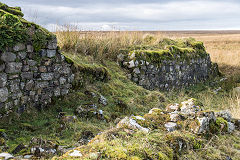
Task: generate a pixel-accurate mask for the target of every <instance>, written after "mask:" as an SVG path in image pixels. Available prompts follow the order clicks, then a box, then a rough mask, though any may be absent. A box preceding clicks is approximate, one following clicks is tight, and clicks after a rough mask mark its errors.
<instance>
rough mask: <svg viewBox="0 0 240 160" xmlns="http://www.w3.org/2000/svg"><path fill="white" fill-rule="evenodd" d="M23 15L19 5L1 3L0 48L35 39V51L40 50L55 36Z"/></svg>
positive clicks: (3, 48)
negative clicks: (11, 5) (12, 5)
mask: <svg viewBox="0 0 240 160" xmlns="http://www.w3.org/2000/svg"><path fill="white" fill-rule="evenodd" d="M22 17H23V14H22V12H21V9H20V8H19V7H15V8H14V7H8V6H7V5H5V4H3V3H0V30H1V32H0V37H1V39H0V50H5V48H6V47H13V46H14V45H15V44H17V43H24V42H27V41H29V40H30V41H31V40H33V46H34V49H35V51H39V50H40V49H41V48H43V47H45V45H46V43H47V41H48V40H51V39H52V38H54V37H55V35H53V34H52V33H50V32H49V31H47V30H46V29H44V28H42V27H40V26H39V25H36V24H34V23H32V22H28V21H26V20H25V19H24V18H22Z"/></svg>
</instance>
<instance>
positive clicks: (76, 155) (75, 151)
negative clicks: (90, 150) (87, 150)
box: [69, 150, 82, 157]
mask: <svg viewBox="0 0 240 160" xmlns="http://www.w3.org/2000/svg"><path fill="white" fill-rule="evenodd" d="M69 156H71V157H82V154H81V152H80V151H78V150H73V152H72V153H69Z"/></svg>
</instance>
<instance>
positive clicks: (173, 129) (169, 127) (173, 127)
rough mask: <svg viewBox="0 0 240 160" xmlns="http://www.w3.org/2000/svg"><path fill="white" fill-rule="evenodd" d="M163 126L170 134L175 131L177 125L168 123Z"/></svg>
mask: <svg viewBox="0 0 240 160" xmlns="http://www.w3.org/2000/svg"><path fill="white" fill-rule="evenodd" d="M164 126H165V128H166V129H167V131H168V132H172V131H175V130H176V129H177V123H173V122H168V123H166V124H164Z"/></svg>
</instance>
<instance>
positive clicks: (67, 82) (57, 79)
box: [0, 38, 74, 116]
mask: <svg viewBox="0 0 240 160" xmlns="http://www.w3.org/2000/svg"><path fill="white" fill-rule="evenodd" d="M73 79H74V74H73V73H72V71H71V64H68V63H67V62H66V60H65V57H64V56H63V55H61V54H60V53H59V51H58V49H57V40H56V38H53V39H51V40H48V41H47V43H46V45H45V47H42V49H40V50H39V51H38V52H36V51H34V47H33V45H31V40H30V41H28V42H27V43H18V44H16V45H15V46H13V47H7V48H6V50H5V51H0V116H2V115H6V114H7V113H8V112H9V111H17V112H18V113H22V112H23V111H24V110H25V109H26V108H27V107H29V106H34V107H37V108H38V109H41V108H42V107H44V106H46V105H47V104H48V103H50V102H51V100H52V97H54V96H61V95H66V94H67V93H68V92H69V89H70V88H71V82H72V81H73Z"/></svg>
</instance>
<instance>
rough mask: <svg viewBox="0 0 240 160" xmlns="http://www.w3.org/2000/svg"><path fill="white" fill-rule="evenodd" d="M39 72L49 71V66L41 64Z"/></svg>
mask: <svg viewBox="0 0 240 160" xmlns="http://www.w3.org/2000/svg"><path fill="white" fill-rule="evenodd" d="M39 72H42V73H45V72H47V67H45V66H40V67H39Z"/></svg>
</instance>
